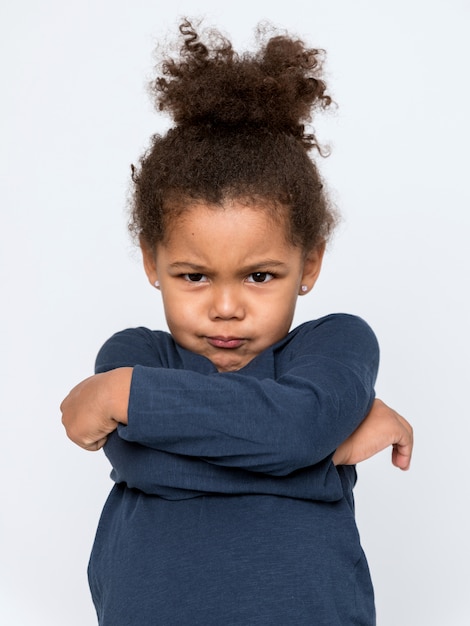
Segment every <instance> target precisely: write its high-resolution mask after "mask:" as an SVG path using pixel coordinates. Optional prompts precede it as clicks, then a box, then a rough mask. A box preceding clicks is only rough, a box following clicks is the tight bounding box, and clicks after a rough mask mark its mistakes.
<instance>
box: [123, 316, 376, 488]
mask: <svg viewBox="0 0 470 626" xmlns="http://www.w3.org/2000/svg"><path fill="white" fill-rule="evenodd" d="M258 358H259V357H258ZM378 360H379V353H378V345H377V341H376V338H375V335H374V333H373V332H372V330H371V329H370V327H369V326H368V325H367V324H366V323H365V322H364V321H363V320H362V319H360V318H358V317H355V316H350V315H332V316H328V317H325V318H323V319H322V320H319V321H317V322H314V323H313V322H312V323H307V324H304V325H303V326H301V327H300V328H299V329H297V330H296V331H295V332H294V333H293V334H291V335H290V337H289V339H288V340H287V341H286V342H283V343H282V344H280V345H278V346H277V347H274V349H273V362H274V368H273V374H272V376H265V377H261V378H260V377H259V376H257V375H256V363H254V362H253V366H251V364H249V366H247V367H246V368H244V370H241V371H239V372H231V373H216V372H214V371H212V370H210V371H209V372H204V373H201V372H198V371H188V370H186V369H175V368H166V367H149V366H147V365H136V366H135V367H134V372H133V377H132V384H131V394H130V400H129V413H128V425H127V426H124V425H120V426H119V429H118V433H119V436H120V437H121V438H122V439H124V440H126V441H128V442H135V443H138V444H141V445H143V446H145V447H148V448H153V449H155V450H159V451H162V452H165V453H171V454H176V455H180V456H185V457H193V458H197V459H201V460H203V461H204V462H205V463H207V464H214V465H216V466H221V467H225V468H238V469H243V470H248V471H250V472H260V473H263V474H267V475H271V476H286V475H290V474H291V473H293V472H296V471H298V470H302V469H303V468H308V467H312V466H315V465H316V464H319V463H322V462H324V461H325V460H328V458H331V455H332V454H333V453H334V450H335V449H336V448H337V446H338V445H339V444H340V443H342V442H343V441H344V440H345V439H346V438H347V437H348V436H349V435H350V434H351V433H352V432H353V431H354V430H355V429H356V428H357V426H358V425H359V424H360V422H361V421H362V420H363V419H364V417H365V415H366V414H367V413H368V411H369V409H370V406H371V404H372V401H373V398H374V384H375V379H376V375H377V368H378ZM250 366H251V367H250Z"/></svg>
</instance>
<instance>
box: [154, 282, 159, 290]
mask: <svg viewBox="0 0 470 626" xmlns="http://www.w3.org/2000/svg"><path fill="white" fill-rule="evenodd" d="M153 284H154V285H155V287H156V288H157V289H159V287H160V281H158V280H156V281H155V282H154V283H153Z"/></svg>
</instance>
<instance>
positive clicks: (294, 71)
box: [129, 20, 335, 250]
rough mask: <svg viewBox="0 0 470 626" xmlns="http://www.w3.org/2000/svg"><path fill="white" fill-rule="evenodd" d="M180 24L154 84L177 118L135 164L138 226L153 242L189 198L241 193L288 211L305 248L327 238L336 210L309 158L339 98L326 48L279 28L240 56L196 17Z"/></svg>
mask: <svg viewBox="0 0 470 626" xmlns="http://www.w3.org/2000/svg"><path fill="white" fill-rule="evenodd" d="M179 30H180V35H181V38H182V45H181V48H180V50H179V57H178V58H176V59H174V58H170V57H168V58H166V59H164V60H163V62H162V63H161V65H160V72H159V75H158V76H157V78H156V79H155V81H154V82H153V83H152V85H151V88H152V92H153V95H154V97H155V105H156V108H157V110H160V111H165V112H169V113H170V114H171V116H172V118H173V120H174V123H175V125H174V127H172V128H171V129H170V130H169V131H168V132H167V133H166V134H165V135H163V136H161V135H154V136H153V137H152V138H151V142H150V146H149V148H148V150H147V151H146V152H145V153H144V154H143V155H142V157H141V158H140V161H139V165H138V166H137V167H136V166H134V165H133V166H132V180H133V183H134V189H133V195H132V200H131V216H130V222H129V229H130V230H131V232H132V233H133V234H134V235H136V236H137V237H138V238H139V239H140V241H141V242H142V241H143V242H145V243H146V244H147V245H151V246H154V245H155V244H156V243H158V242H161V241H164V240H165V236H166V234H167V232H168V226H169V225H170V224H171V222H172V220H173V219H174V218H175V216H177V215H179V214H180V213H181V212H183V211H184V209H185V206H188V204H194V203H195V202H204V203H208V204H211V205H220V206H222V205H223V204H224V202H226V201H228V200H235V199H236V200H238V201H242V202H244V203H246V204H248V205H252V206H258V207H259V206H262V207H263V208H266V209H268V210H271V211H272V212H273V214H277V215H279V213H280V211H282V212H284V213H283V214H284V215H285V217H286V218H287V221H286V223H287V224H288V232H287V233H286V235H287V237H288V239H289V241H291V242H292V243H293V244H294V245H297V246H300V247H302V248H303V249H304V250H310V249H312V248H313V247H315V246H316V245H318V244H320V243H323V242H324V241H326V239H327V238H328V235H329V233H330V232H331V230H332V228H333V226H334V224H335V213H334V211H333V210H332V207H331V205H330V202H329V199H328V198H327V195H326V193H325V190H324V185H323V182H322V179H321V176H320V174H319V172H318V169H317V167H316V165H315V163H314V161H313V160H312V159H311V158H310V157H309V155H308V152H309V151H310V150H311V149H312V148H315V149H316V150H317V151H318V152H319V153H320V154H321V153H322V152H321V148H320V146H319V144H318V142H317V140H316V137H315V135H314V134H312V133H310V134H309V133H306V132H305V123H306V122H309V121H310V120H311V116H312V114H313V112H314V110H316V109H321V108H325V107H327V106H329V105H330V104H331V102H332V100H331V98H330V96H329V95H328V94H327V93H326V85H325V83H324V81H323V80H322V79H321V78H320V75H321V66H322V57H323V51H322V50H318V49H309V48H306V47H305V45H304V43H303V42H302V41H300V40H299V39H294V38H292V37H289V36H287V35H276V36H271V37H270V38H269V39H268V40H267V41H265V42H264V43H262V44H261V45H260V48H259V50H258V52H256V53H253V54H249V53H245V54H241V55H240V54H237V53H236V52H235V51H234V50H233V47H232V44H231V43H230V42H229V41H228V40H227V39H226V38H224V37H223V36H222V35H221V34H220V33H218V32H217V31H212V32H211V33H209V35H208V36H207V38H206V42H205V43H203V41H201V38H200V36H199V35H198V33H197V32H196V30H195V29H194V28H193V26H192V24H191V23H190V22H189V21H188V20H184V21H183V22H182V23H181V24H180V27H179Z"/></svg>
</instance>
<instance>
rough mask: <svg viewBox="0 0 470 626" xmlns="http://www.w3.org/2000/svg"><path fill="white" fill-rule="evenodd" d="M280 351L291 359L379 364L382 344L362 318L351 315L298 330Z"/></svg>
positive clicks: (337, 315) (321, 320) (330, 317)
mask: <svg viewBox="0 0 470 626" xmlns="http://www.w3.org/2000/svg"><path fill="white" fill-rule="evenodd" d="M278 347H279V352H280V353H282V354H283V355H284V358H287V359H292V358H297V357H299V355H305V356H307V355H312V354H315V355H319V356H320V355H321V356H324V357H327V358H331V359H339V360H341V361H343V362H345V361H348V360H349V359H350V360H352V361H354V360H360V361H363V360H366V361H373V362H377V361H378V358H379V344H378V341H377V338H376V336H375V333H374V331H373V330H372V328H371V327H370V326H369V324H368V323H367V322H366V321H365V320H364V319H362V318H361V317H358V316H357V315H350V314H347V313H335V314H331V315H326V316H325V317H321V318H319V319H317V320H312V321H309V322H305V323H303V324H301V325H300V326H298V327H297V328H294V329H293V330H292V331H291V332H290V333H289V334H288V335H287V337H286V338H285V339H284V340H283V341H282V342H280V343H279V346H278ZM277 351H278V350H276V352H277Z"/></svg>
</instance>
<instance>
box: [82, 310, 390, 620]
mask: <svg viewBox="0 0 470 626" xmlns="http://www.w3.org/2000/svg"><path fill="white" fill-rule="evenodd" d="M378 360H379V353H378V346H377V341H376V339H375V336H374V334H373V332H372V331H371V329H370V328H369V326H368V325H367V324H366V323H365V322H364V321H363V320H361V319H360V318H358V317H354V316H351V315H343V314H341V315H330V316H327V317H324V318H321V319H319V320H316V321H313V322H308V323H305V324H302V325H301V326H299V327H298V328H296V329H294V330H293V331H291V332H290V333H289V334H288V335H287V337H286V338H285V339H283V340H282V341H280V342H279V343H277V344H275V345H274V346H272V347H271V348H268V349H267V350H265V351H264V352H263V353H261V354H260V355H259V356H258V357H256V358H255V359H253V360H252V361H251V362H250V363H248V365H246V366H245V367H244V368H243V369H241V370H239V371H237V372H229V373H219V372H217V370H216V368H215V366H214V365H213V364H212V363H211V362H210V361H209V360H208V359H206V358H205V357H203V356H200V355H196V354H193V353H191V352H189V351H187V350H185V349H183V348H181V347H180V346H178V345H177V344H176V343H175V342H174V340H173V338H172V337H171V336H170V335H169V334H168V333H164V332H160V331H150V330H148V329H145V328H135V329H128V330H125V331H122V332H120V333H117V334H116V335H114V336H113V337H111V339H110V340H109V341H108V342H107V343H106V344H105V345H104V346H103V348H102V349H101V350H100V352H99V354H98V357H97V362H96V371H97V372H104V371H108V370H110V369H114V368H117V367H124V366H131V367H134V371H133V376H132V384H131V394H130V400H129V413H128V425H126V426H124V425H120V426H119V428H118V430H117V431H116V432H115V433H113V434H112V435H111V436H110V437H109V440H108V442H107V444H106V446H105V453H106V455H107V457H108V458H109V460H110V462H111V465H112V467H113V469H112V473H111V477H112V478H113V480H114V482H115V483H116V484H115V486H114V488H113V490H112V492H111V494H110V496H109V498H108V501H107V503H106V505H105V508H104V510H103V514H102V516H101V520H100V524H99V527H98V531H97V535H96V539H95V543H94V546H93V551H92V555H91V558H90V565H89V580H90V587H91V590H92V596H93V600H94V603H95V606H96V610H97V614H98V618H99V622H100V624H102V625H104V626H124V625H132V626H147V625H149V626H150V625H154V624H155V625H156V624H158V625H162V626H173V625H174V626H197V625H201V626H202V625H204V626H222V625H227V626H256V625H260V626H261V625H262V626H286V625H290V624H292V625H295V626H304V625H305V626H307V625H316V626H335V625H337V626H347V625H349V624H351V625H352V624H355V625H358V624H363V625H367V626H372V625H373V624H375V610H374V600H373V589H372V584H371V581H370V576H369V571H368V567H367V562H366V560H365V557H364V554H363V552H362V548H361V545H360V541H359V535H358V532H357V528H356V524H355V520H354V504H353V495H352V489H353V486H354V483H355V480H356V473H355V468H354V467H352V466H348V467H346V466H341V467H335V466H334V464H333V463H332V456H333V454H334V451H335V449H336V447H337V446H338V445H339V444H340V443H341V442H342V441H344V440H345V439H346V438H347V437H348V436H349V435H350V434H351V433H352V432H353V431H354V430H355V428H356V427H357V426H358V425H359V424H360V422H361V421H362V420H363V419H364V417H365V415H366V414H367V413H368V411H369V409H370V407H371V404H372V402H373V399H374V384H375V379H376V375H377V368H378Z"/></svg>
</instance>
